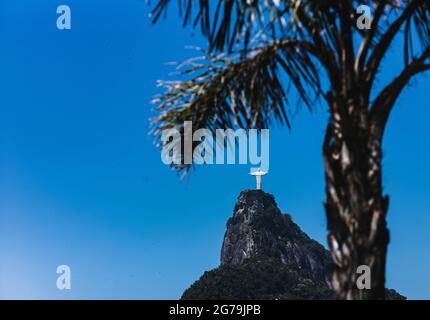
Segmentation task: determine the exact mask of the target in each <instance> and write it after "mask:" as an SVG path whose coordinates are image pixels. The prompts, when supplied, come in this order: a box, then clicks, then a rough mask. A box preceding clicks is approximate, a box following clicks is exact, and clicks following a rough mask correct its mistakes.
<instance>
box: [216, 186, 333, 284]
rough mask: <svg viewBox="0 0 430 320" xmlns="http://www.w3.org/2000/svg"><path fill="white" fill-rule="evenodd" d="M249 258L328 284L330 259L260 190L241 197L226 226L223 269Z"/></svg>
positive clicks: (222, 258)
mask: <svg viewBox="0 0 430 320" xmlns="http://www.w3.org/2000/svg"><path fill="white" fill-rule="evenodd" d="M249 258H257V259H264V258H272V259H275V260H278V261H279V263H281V264H283V265H285V266H287V267H289V268H290V269H295V270H301V271H303V272H304V273H306V275H307V277H309V279H312V280H313V281H315V282H317V283H325V282H327V281H328V278H327V270H328V269H329V264H330V259H329V257H328V256H327V254H326V250H325V249H324V247H323V246H322V245H320V244H319V243H318V242H316V241H314V240H312V239H310V238H309V237H308V236H307V235H306V234H305V233H304V232H302V231H301V230H300V228H299V227H298V226H297V225H296V224H295V223H294V222H293V221H292V220H291V216H290V215H288V214H286V215H282V214H281V212H280V210H279V209H278V207H277V205H276V202H275V199H274V197H273V196H272V195H270V194H267V193H265V192H263V191H261V190H249V191H244V192H242V193H241V194H240V196H239V199H238V201H237V203H236V206H235V209H234V213H233V217H232V218H230V219H229V221H228V222H227V231H226V233H225V236H224V243H223V246H222V251H221V266H224V265H241V264H243V263H244V262H245V261H246V260H247V259H249Z"/></svg>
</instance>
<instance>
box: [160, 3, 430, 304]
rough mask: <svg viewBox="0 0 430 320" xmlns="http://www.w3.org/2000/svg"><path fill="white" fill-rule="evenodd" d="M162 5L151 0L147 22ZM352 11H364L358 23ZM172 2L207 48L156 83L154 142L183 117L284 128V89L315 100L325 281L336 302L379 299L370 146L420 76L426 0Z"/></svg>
mask: <svg viewBox="0 0 430 320" xmlns="http://www.w3.org/2000/svg"><path fill="white" fill-rule="evenodd" d="M171 2H172V1H170V0H158V1H157V3H156V5H155V6H154V7H153V9H152V18H153V21H154V22H156V21H157V20H159V18H160V17H161V16H163V15H164V13H165V12H166V9H167V8H168V7H169V4H170V3H171ZM211 5H212V6H211ZM360 5H366V6H368V8H370V10H371V14H372V16H371V17H363V16H361V15H360V12H359V11H357V8H358V7H359V6H360ZM178 7H179V9H180V13H181V16H182V17H183V21H184V25H188V24H192V25H193V26H200V28H201V32H202V34H203V35H204V36H205V37H206V38H207V42H208V47H207V49H206V50H205V51H204V55H203V57H200V58H198V59H191V60H189V61H187V62H186V63H184V64H183V65H182V67H183V68H182V69H181V70H182V71H181V75H182V76H181V79H180V80H179V81H174V82H164V83H163V84H164V85H166V87H167V89H166V91H165V93H163V94H162V95H160V96H159V97H158V98H157V99H155V102H156V104H157V109H158V110H160V115H159V116H158V117H157V118H155V119H154V124H155V131H154V132H155V135H156V137H158V139H159V136H160V132H161V130H163V129H166V128H171V127H174V126H176V125H178V124H180V123H182V122H183V121H185V120H190V121H193V126H195V127H197V128H208V129H210V130H215V129H217V128H225V127H228V128H231V127H237V126H240V127H248V128H267V127H269V126H270V125H271V124H272V123H273V122H280V123H282V124H285V125H287V126H288V127H289V126H290V121H289V120H290V119H289V114H290V113H289V112H290V106H291V98H290V97H291V95H290V92H291V91H290V89H291V90H295V91H296V93H297V94H298V97H299V100H300V101H301V102H302V103H304V104H305V105H306V106H307V107H309V108H313V106H314V104H315V103H316V102H318V101H321V102H322V103H324V104H326V105H327V107H328V111H329V114H330V117H329V120H328V123H327V130H326V133H325V141H324V145H323V158H324V164H325V182H326V202H325V210H326V217H327V226H328V231H329V232H328V244H329V247H330V250H331V253H332V259H333V265H334V267H333V268H334V270H333V278H332V286H333V288H334V290H335V291H336V292H337V293H338V295H339V296H340V297H341V298H345V299H384V296H385V264H386V254H387V245H388V243H389V232H388V229H387V225H386V214H387V209H388V200H389V199H388V196H386V195H385V194H384V192H383V186H382V178H381V177H382V167H381V160H382V142H383V136H384V130H385V127H386V125H387V121H388V119H389V116H390V113H391V111H392V110H393V107H394V105H395V103H396V100H397V98H398V97H399V95H400V94H401V92H402V91H403V90H404V89H405V87H406V86H407V85H408V83H409V82H410V80H411V79H412V78H413V77H415V76H416V75H418V74H420V73H423V72H424V71H426V70H428V69H430V64H429V63H428V59H429V57H430V1H429V0H404V1H402V0H379V1H377V0H375V1H370V0H360V1H356V0H342V1H340V0H338V1H335V0H318V1H312V0H261V1H258V0H218V1H216V0H199V1H193V0H179V1H178ZM366 18H369V20H368V23H367V27H368V28H364V29H363V28H362V24H363V23H362V22H363V19H366ZM364 21H366V20H364ZM394 41H400V42H401V44H402V45H403V50H402V56H403V59H402V61H399V63H398V65H399V66H400V67H401V70H400V71H399V73H398V74H397V75H396V76H395V77H394V78H393V79H392V80H391V82H389V83H388V85H386V86H385V87H383V88H378V87H377V86H376V84H375V80H376V78H377V75H378V73H380V72H382V71H383V70H382V69H383V68H382V61H383V60H384V58H385V57H386V56H387V53H388V51H389V49H390V47H392V44H393V42H394ZM156 139H157V138H156ZM176 168H177V169H178V170H179V171H185V172H187V171H189V170H190V167H189V166H182V165H178V166H177V167H176ZM360 265H367V266H368V267H369V268H370V270H371V281H372V284H371V289H370V290H359V289H358V288H357V285H356V281H357V277H359V274H357V268H358V267H359V266H360Z"/></svg>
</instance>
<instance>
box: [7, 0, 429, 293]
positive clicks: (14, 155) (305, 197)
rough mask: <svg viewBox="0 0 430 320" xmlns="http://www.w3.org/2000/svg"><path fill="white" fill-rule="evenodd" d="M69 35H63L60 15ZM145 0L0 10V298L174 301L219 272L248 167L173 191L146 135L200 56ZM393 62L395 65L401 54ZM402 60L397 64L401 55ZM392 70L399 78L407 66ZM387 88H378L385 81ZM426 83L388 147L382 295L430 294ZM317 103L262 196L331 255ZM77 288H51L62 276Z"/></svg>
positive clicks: (407, 97)
mask: <svg viewBox="0 0 430 320" xmlns="http://www.w3.org/2000/svg"><path fill="white" fill-rule="evenodd" d="M63 3H65V4H68V5H70V7H71V9H72V30H70V31H59V30H57V29H56V18H57V15H56V7H57V6H58V5H59V4H63ZM169 13H170V14H169V16H168V19H167V20H165V21H161V22H160V23H159V24H158V25H156V26H155V27H154V26H151V24H150V21H149V18H148V9H147V7H146V5H145V4H144V2H143V1H139V0H121V1H119V0H116V1H114V0H111V1H100V0H99V1H95V0H94V1H76V0H67V1H48V0H45V1H31V0H16V1H12V0H9V1H1V2H0V298H37V299H39V298H55V299H57V298H58V299H63V298H64V299H69V298H83V299H85V298H132V299H135V298H136V299H137V298H139V299H150V298H153V299H156V298H169V299H170V298H172V299H174V298H179V297H180V295H181V293H182V292H183V290H184V289H185V288H187V287H188V286H189V285H190V284H191V283H192V282H193V281H195V280H196V279H197V278H198V277H199V276H200V275H201V274H202V273H203V272H204V271H205V270H209V269H212V268H214V267H216V266H217V265H218V262H219V254H220V248H221V243H222V238H223V234H224V231H225V223H226V220H227V218H228V217H229V216H230V215H231V213H232V210H233V205H234V203H235V200H236V198H237V196H238V195H239V193H240V191H241V190H243V189H246V188H250V187H253V185H254V181H253V179H252V178H251V177H250V176H249V175H248V174H247V173H248V172H249V166H245V165H242V166H239V165H236V166H228V165H224V166H207V167H200V168H198V170H197V171H195V172H193V174H192V176H191V177H190V179H189V180H188V181H185V182H184V181H180V180H179V179H178V177H177V176H176V175H175V173H173V172H172V171H170V170H169V169H168V168H167V167H166V166H165V165H164V164H163V163H162V162H161V160H160V153H159V152H158V150H157V149H156V148H155V147H154V146H153V145H152V142H151V137H150V136H148V126H149V124H148V118H150V117H152V116H154V113H153V112H152V111H151V108H152V107H151V106H150V105H149V101H150V100H151V99H152V97H153V95H154V94H156V93H157V92H158V91H157V90H159V89H157V88H156V86H155V83H156V80H157V79H162V78H166V75H167V74H168V72H170V71H172V69H171V67H169V66H166V65H165V63H166V62H168V61H172V60H182V59H184V58H186V57H190V56H191V55H193V54H194V53H193V52H192V51H190V50H186V49H185V46H187V45H196V44H199V45H203V44H204V41H203V39H202V38H201V36H200V35H199V34H198V33H193V32H192V31H191V30H189V29H182V28H181V23H180V21H179V19H178V18H177V15H176V12H173V10H171V11H170V12H169ZM395 51H396V50H394V49H393V52H394V58H396V56H395ZM397 58H398V57H397ZM395 61H396V60H392V61H388V62H387V63H386V64H385V67H387V68H388V69H389V74H390V75H392V74H394V71H395V70H396V69H395V67H396V66H397V65H399V63H398V62H395ZM383 82H384V78H381V83H383ZM429 89H430V78H429V76H426V77H420V78H419V81H417V82H416V83H415V84H414V85H413V86H412V87H411V88H409V89H408V90H407V92H406V93H405V94H403V95H402V97H401V99H400V100H399V102H398V104H397V106H396V109H395V112H394V113H393V116H392V118H391V122H390V125H389V128H388V130H387V134H386V140H385V143H384V151H385V158H384V185H385V190H386V192H387V193H388V194H390V196H391V207H390V211H389V215H388V220H389V227H390V230H391V244H390V247H389V256H388V284H387V285H388V286H389V287H392V288H395V289H396V290H398V291H399V292H401V293H402V294H404V295H406V296H408V297H410V298H427V299H430V250H429V249H428V246H429V243H430V233H429V230H430V215H429V212H430V198H429V195H430V184H429V180H430V169H429V163H430V150H429V147H428V146H429V138H430V131H429V128H428V119H429V118H430V108H429V102H428V101H429ZM326 117H327V115H326V112H325V110H324V108H320V109H319V110H316V111H315V112H314V113H310V112H308V111H307V110H303V112H301V113H299V115H298V116H297V117H295V119H294V120H293V130H292V132H291V133H289V132H288V130H286V129H284V128H275V129H273V130H271V145H270V146H271V154H270V156H271V161H270V174H269V176H267V179H265V181H264V184H265V189H266V191H268V192H270V193H273V194H274V195H275V197H276V199H277V202H278V204H279V206H280V208H281V210H282V211H283V212H290V213H291V214H292V215H293V218H294V219H295V221H296V222H297V223H298V224H299V225H300V226H301V227H302V228H303V230H304V231H306V232H307V233H308V234H309V235H310V236H312V237H313V238H315V239H317V240H319V241H320V242H322V243H324V244H325V242H326V241H325V236H326V227H325V217H324V210H323V205H322V204H323V200H324V181H323V166H322V160H321V145H322V139H323V134H324V126H325V121H326ZM61 264H67V265H69V266H70V267H71V269H72V290H70V291H59V290H57V289H56V285H55V282H56V278H57V274H56V273H55V271H56V268H57V266H58V265H61Z"/></svg>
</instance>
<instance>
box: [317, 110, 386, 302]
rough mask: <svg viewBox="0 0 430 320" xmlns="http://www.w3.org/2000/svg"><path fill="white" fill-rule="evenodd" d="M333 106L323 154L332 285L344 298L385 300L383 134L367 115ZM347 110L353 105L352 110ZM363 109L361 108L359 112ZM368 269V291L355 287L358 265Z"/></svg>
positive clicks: (366, 113)
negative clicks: (378, 131)
mask: <svg viewBox="0 0 430 320" xmlns="http://www.w3.org/2000/svg"><path fill="white" fill-rule="evenodd" d="M341 110H343V111H342V112H343V114H342V112H340V109H337V108H336V106H335V105H333V106H331V120H330V121H329V125H328V128H327V132H326V137H325V142H324V148H323V155H324V164H325V179H326V197H327V198H326V203H325V209H326V214H327V227H328V230H329V235H328V243H329V246H330V250H331V254H332V259H333V278H332V285H333V289H334V290H335V291H336V292H337V294H338V295H339V296H340V297H341V298H343V299H384V297H385V262H386V254H387V245H388V242H389V232H388V229H387V226H386V219H385V217H386V213H387V209H388V197H387V196H384V195H383V194H382V179H381V159H382V152H381V138H380V135H379V134H377V132H376V131H377V130H376V129H377V128H376V127H374V126H373V125H372V124H371V121H370V120H369V119H368V118H369V117H368V112H367V108H362V109H361V113H360V114H358V115H351V114H349V113H347V112H348V111H345V110H348V109H347V108H342V109H341ZM350 110H351V109H350ZM363 110H365V111H363ZM363 265H365V266H367V267H368V268H369V269H368V270H370V279H371V281H370V282H371V287H370V289H359V287H358V286H357V280H359V277H360V273H359V272H358V271H359V270H360V269H358V268H359V266H363Z"/></svg>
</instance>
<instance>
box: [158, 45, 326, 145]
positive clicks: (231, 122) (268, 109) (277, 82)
mask: <svg viewBox="0 0 430 320" xmlns="http://www.w3.org/2000/svg"><path fill="white" fill-rule="evenodd" d="M306 46H307V44H306V43H301V42H298V41H296V40H292V39H291V40H284V41H282V42H272V43H268V44H266V45H265V46H262V47H260V48H258V49H257V48H254V49H253V50H252V51H250V52H249V53H248V56H247V58H243V56H242V55H240V54H236V55H224V54H220V55H213V54H211V53H208V52H206V53H205V55H204V56H203V57H201V58H199V59H194V60H191V61H188V62H186V63H185V64H182V65H181V66H182V67H183V68H180V71H179V76H180V77H188V78H189V79H187V80H181V81H173V82H172V81H168V82H160V85H162V86H164V87H166V92H165V93H164V94H162V95H161V96H159V97H156V98H155V99H154V101H153V103H154V104H156V109H157V111H158V112H160V113H161V114H160V115H159V116H158V117H156V118H154V119H153V120H152V122H153V125H154V128H153V133H154V135H155V137H156V142H157V143H159V142H160V134H161V132H162V131H163V130H168V129H171V128H173V127H178V126H179V127H180V126H181V125H182V124H183V123H184V121H192V123H193V128H195V129H199V128H207V129H209V130H211V131H212V132H215V130H216V129H219V128H237V127H241V128H267V127H269V126H270V125H271V124H272V122H273V121H277V122H279V123H281V124H286V125H287V126H290V120H289V116H288V113H289V106H290V99H289V97H288V88H289V87H290V86H289V85H288V83H291V84H292V87H293V88H295V89H296V91H297V93H298V95H299V97H300V100H301V101H303V102H304V103H305V104H306V105H307V106H308V107H309V108H312V107H313V103H314V102H315V99H317V98H318V97H319V95H320V93H321V92H322V89H321V82H320V78H319V71H318V68H317V66H316V65H315V62H314V59H313V57H312V55H311V54H310V53H309V52H308V51H307V50H306V49H305V48H306Z"/></svg>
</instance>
